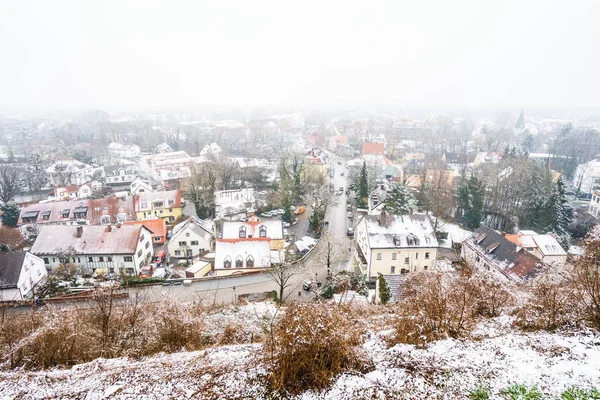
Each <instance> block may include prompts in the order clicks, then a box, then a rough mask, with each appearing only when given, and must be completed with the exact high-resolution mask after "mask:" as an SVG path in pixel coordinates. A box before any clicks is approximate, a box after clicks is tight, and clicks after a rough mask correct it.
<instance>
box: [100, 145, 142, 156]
mask: <svg viewBox="0 0 600 400" xmlns="http://www.w3.org/2000/svg"><path fill="white" fill-rule="evenodd" d="M108 153H109V154H110V155H111V156H112V157H113V158H134V157H138V156H139V155H140V153H141V149H140V146H138V145H137V144H121V143H116V142H112V143H111V144H109V145H108Z"/></svg>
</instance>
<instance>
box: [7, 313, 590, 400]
mask: <svg viewBox="0 0 600 400" xmlns="http://www.w3.org/2000/svg"><path fill="white" fill-rule="evenodd" d="M254 307H255V306H247V310H246V312H242V313H240V316H241V318H242V320H243V321H245V322H247V323H253V322H252V319H253V318H252V317H256V316H259V315H261V314H263V313H264V312H265V311H270V310H272V309H271V307H270V306H266V307H265V306H264V305H257V306H256V308H254ZM253 308H254V309H253ZM244 314H247V315H246V316H244ZM231 316H232V315H231V314H229V315H226V316H224V318H227V319H228V318H230V317H231ZM261 318H264V314H263V317H261ZM510 322H511V321H510V319H509V318H508V317H500V318H498V319H496V320H491V321H487V322H486V323H485V325H479V326H478V329H477V330H476V331H475V333H474V337H473V339H471V340H464V341H462V340H451V339H448V340H442V341H438V342H434V343H433V344H431V345H430V346H429V347H427V348H425V349H418V348H415V347H414V346H412V345H396V346H393V347H388V346H387V345H386V337H387V336H389V335H390V331H382V332H377V331H374V330H371V331H370V332H369V334H368V337H367V338H366V340H365V343H364V344H363V350H364V352H365V354H366V356H367V358H368V359H371V360H372V362H373V370H372V371H371V372H368V373H366V374H363V373H359V372H356V373H350V374H345V375H342V376H340V377H338V378H337V380H336V381H335V382H334V383H333V385H332V387H331V388H330V389H329V390H327V391H326V392H324V393H304V394H303V395H301V396H299V397H297V399H304V400H317V399H319V400H320V399H330V400H341V399H344V400H346V399H348V400H350V399H429V398H431V399H465V398H468V393H469V392H470V391H471V390H472V389H474V388H476V387H478V386H483V387H487V388H489V389H491V391H492V393H493V396H492V398H501V397H499V395H498V392H499V391H500V390H501V389H502V388H505V387H507V386H509V385H511V384H513V383H522V384H527V385H537V386H538V387H539V389H540V390H541V391H542V392H543V393H544V394H545V396H546V397H545V398H548V399H557V398H559V397H560V394H561V393H562V392H563V391H564V390H565V389H566V388H568V387H570V386H579V387H585V388H590V387H600V337H598V336H596V335H594V334H592V333H591V332H580V333H577V334H569V333H563V334H550V333H543V332H539V333H527V334H525V333H521V332H519V331H516V330H513V329H512V328H511V327H510ZM260 350H261V345H260V344H244V345H232V346H223V347H216V348H211V349H207V350H203V351H196V352H181V353H175V354H159V355H156V356H153V357H147V358H143V359H139V360H134V359H128V358H117V359H111V360H108V359H98V360H95V361H93V362H90V363H86V364H81V365H77V366H74V367H73V368H71V369H62V368H57V369H53V370H49V371H40V372H29V371H4V372H0V398H2V399H90V400H91V399H108V398H110V399H189V398H196V399H233V398H235V399H262V398H268V396H267V394H266V393H265V389H264V386H263V384H262V378H263V377H264V373H265V369H264V367H263V366H262V365H261V364H260V362H259V359H260V358H259V354H260Z"/></svg>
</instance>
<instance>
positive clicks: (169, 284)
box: [162, 280, 183, 286]
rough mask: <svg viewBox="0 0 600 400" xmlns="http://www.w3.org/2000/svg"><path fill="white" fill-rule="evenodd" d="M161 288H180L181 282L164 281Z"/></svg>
mask: <svg viewBox="0 0 600 400" xmlns="http://www.w3.org/2000/svg"><path fill="white" fill-rule="evenodd" d="M162 285H163V286H181V285H183V282H182V281H181V280H176V281H175V280H174V281H164V282H163V283H162Z"/></svg>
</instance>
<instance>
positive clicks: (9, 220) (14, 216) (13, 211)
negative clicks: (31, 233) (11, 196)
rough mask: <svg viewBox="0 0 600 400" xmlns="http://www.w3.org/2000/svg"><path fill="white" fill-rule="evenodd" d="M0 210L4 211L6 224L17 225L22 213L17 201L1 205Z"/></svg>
mask: <svg viewBox="0 0 600 400" xmlns="http://www.w3.org/2000/svg"><path fill="white" fill-rule="evenodd" d="M0 211H2V224H3V225H4V226H17V222H19V214H20V213H21V209H20V208H19V206H18V205H16V204H15V203H6V204H5V205H3V206H2V207H0Z"/></svg>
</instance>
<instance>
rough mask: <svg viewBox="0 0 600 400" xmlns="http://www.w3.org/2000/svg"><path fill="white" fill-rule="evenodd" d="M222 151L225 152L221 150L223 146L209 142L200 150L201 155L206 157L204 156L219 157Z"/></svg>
mask: <svg viewBox="0 0 600 400" xmlns="http://www.w3.org/2000/svg"><path fill="white" fill-rule="evenodd" d="M222 152H223V150H221V147H219V145H218V144H216V143H211V144H207V145H206V146H204V147H203V148H202V150H200V157H204V158H212V157H219V156H220V155H221V153H222Z"/></svg>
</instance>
